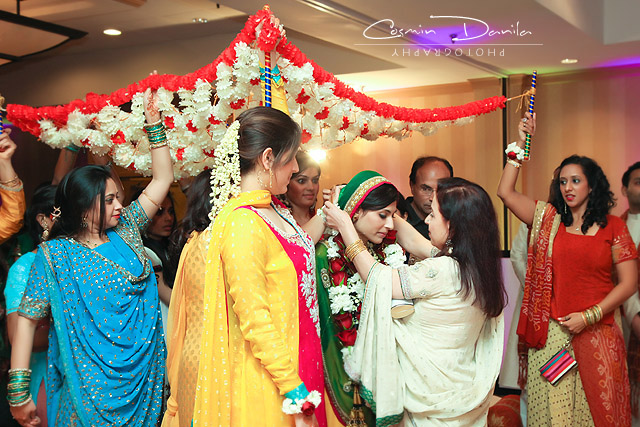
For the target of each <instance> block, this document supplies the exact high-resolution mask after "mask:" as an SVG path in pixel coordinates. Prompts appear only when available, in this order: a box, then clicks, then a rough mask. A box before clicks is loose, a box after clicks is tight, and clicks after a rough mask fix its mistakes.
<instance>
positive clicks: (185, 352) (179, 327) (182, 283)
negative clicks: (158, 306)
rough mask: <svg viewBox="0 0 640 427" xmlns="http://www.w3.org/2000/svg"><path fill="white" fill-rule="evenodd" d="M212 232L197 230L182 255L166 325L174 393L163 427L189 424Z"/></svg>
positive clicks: (191, 414) (169, 401)
mask: <svg viewBox="0 0 640 427" xmlns="http://www.w3.org/2000/svg"><path fill="white" fill-rule="evenodd" d="M208 247H209V232H208V231H206V230H205V231H203V232H200V233H198V232H194V233H192V235H191V237H190V238H189V240H188V241H187V243H186V244H185V246H184V248H183V249H182V253H181V254H180V262H179V264H178V270H177V273H176V278H175V282H174V286H173V292H172V294H171V304H170V305H169V319H168V326H167V342H168V344H167V377H168V379H169V385H170V386H171V396H169V400H168V401H167V411H166V412H165V414H164V418H163V420H162V426H163V427H179V426H189V425H190V424H191V419H192V418H193V402H194V400H195V395H196V385H197V382H198V365H199V362H200V339H201V336H202V327H203V325H202V316H203V310H202V306H203V303H204V297H203V295H204V277H205V270H206V263H205V258H206V255H207V248H208Z"/></svg>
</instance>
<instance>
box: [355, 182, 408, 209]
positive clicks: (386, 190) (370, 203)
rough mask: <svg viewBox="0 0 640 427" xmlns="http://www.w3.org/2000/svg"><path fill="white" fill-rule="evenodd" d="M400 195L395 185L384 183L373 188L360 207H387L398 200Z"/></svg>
mask: <svg viewBox="0 0 640 427" xmlns="http://www.w3.org/2000/svg"><path fill="white" fill-rule="evenodd" d="M400 197H401V195H400V192H399V191H398V189H397V188H396V187H395V186H393V185H392V184H382V185H381V186H379V187H376V188H374V189H373V190H371V192H370V193H369V194H367V197H365V198H364V200H363V201H362V203H361V204H360V206H358V208H359V209H362V210H363V211H377V210H379V209H384V208H386V207H387V206H389V205H390V204H391V203H393V202H398V201H399V200H400Z"/></svg>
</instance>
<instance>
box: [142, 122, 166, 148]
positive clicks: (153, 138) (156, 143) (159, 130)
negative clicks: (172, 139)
mask: <svg viewBox="0 0 640 427" xmlns="http://www.w3.org/2000/svg"><path fill="white" fill-rule="evenodd" d="M144 130H145V132H147V138H149V148H151V149H152V150H153V149H154V148H160V147H166V146H167V132H166V131H165V129H164V125H163V124H162V121H160V120H158V121H157V122H154V123H151V124H145V125H144Z"/></svg>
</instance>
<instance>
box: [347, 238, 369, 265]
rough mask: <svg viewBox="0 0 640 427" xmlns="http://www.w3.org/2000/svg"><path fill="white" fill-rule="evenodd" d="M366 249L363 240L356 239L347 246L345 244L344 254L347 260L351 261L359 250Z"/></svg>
mask: <svg viewBox="0 0 640 427" xmlns="http://www.w3.org/2000/svg"><path fill="white" fill-rule="evenodd" d="M366 250H367V247H366V246H365V244H364V242H363V241H362V240H360V239H358V240H356V241H355V242H353V243H352V244H350V245H349V246H347V249H345V251H344V254H345V256H346V257H347V258H348V259H349V260H351V261H353V260H354V258H355V257H356V256H357V255H358V254H359V253H360V252H362V251H366Z"/></svg>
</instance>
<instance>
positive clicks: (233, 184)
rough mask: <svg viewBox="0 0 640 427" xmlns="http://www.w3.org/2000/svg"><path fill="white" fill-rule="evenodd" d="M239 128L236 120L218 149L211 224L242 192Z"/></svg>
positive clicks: (212, 180) (212, 194)
mask: <svg viewBox="0 0 640 427" xmlns="http://www.w3.org/2000/svg"><path fill="white" fill-rule="evenodd" d="M239 129H240V122H238V121H237V120H236V121H234V122H233V123H232V124H231V126H229V129H227V132H226V133H225V135H224V138H222V141H220V144H218V149H217V150H216V157H215V163H214V169H213V171H212V172H211V194H210V196H211V212H209V219H210V220H211V224H213V222H214V220H215V218H216V216H218V213H220V211H221V210H222V208H223V207H224V205H225V204H226V203H227V202H228V201H229V200H230V199H231V198H232V197H234V196H237V195H238V194H240V153H239V151H238V138H239V135H238V130H239Z"/></svg>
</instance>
